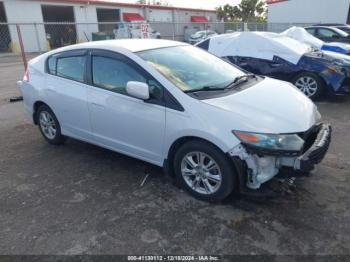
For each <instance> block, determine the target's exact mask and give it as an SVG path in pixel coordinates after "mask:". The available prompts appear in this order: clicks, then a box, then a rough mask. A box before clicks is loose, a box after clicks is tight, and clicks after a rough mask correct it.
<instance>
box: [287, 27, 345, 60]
mask: <svg viewBox="0 0 350 262" xmlns="http://www.w3.org/2000/svg"><path fill="white" fill-rule="evenodd" d="M281 35H282V36H288V37H290V38H293V39H295V40H297V41H300V42H302V43H305V44H308V45H311V46H312V47H314V48H317V49H320V50H324V51H332V52H336V53H341V54H346V55H350V45H349V44H346V43H340V42H331V43H326V42H324V41H322V40H320V39H318V38H316V37H314V36H313V35H311V34H310V33H308V32H307V31H306V30H305V29H304V28H302V27H296V26H293V27H291V28H289V29H287V30H286V31H284V32H282V33H281Z"/></svg>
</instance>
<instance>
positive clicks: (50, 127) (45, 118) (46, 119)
mask: <svg viewBox="0 0 350 262" xmlns="http://www.w3.org/2000/svg"><path fill="white" fill-rule="evenodd" d="M39 123H40V128H41V130H42V131H43V134H44V135H45V136H46V137H47V138H48V139H54V138H55V136H56V132H57V129H56V123H55V120H54V119H53V117H52V116H51V114H50V113H49V112H47V111H42V112H40V115H39Z"/></svg>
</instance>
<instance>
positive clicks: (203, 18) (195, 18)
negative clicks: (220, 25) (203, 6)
mask: <svg viewBox="0 0 350 262" xmlns="http://www.w3.org/2000/svg"><path fill="white" fill-rule="evenodd" d="M191 22H196V23H207V22H209V20H208V18H207V17H206V16H191Z"/></svg>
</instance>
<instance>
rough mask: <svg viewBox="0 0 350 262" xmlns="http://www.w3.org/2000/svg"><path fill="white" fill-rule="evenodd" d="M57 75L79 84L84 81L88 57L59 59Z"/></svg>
mask: <svg viewBox="0 0 350 262" xmlns="http://www.w3.org/2000/svg"><path fill="white" fill-rule="evenodd" d="M56 64H57V68H56V75H57V76H61V77H64V78H69V79H72V80H76V81H79V82H83V81H84V72H85V64H86V57H85V56H71V57H62V58H57V63H56Z"/></svg>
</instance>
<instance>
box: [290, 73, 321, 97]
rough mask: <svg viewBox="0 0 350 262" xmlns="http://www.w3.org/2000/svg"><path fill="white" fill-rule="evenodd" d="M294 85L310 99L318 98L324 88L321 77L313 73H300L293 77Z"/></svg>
mask: <svg viewBox="0 0 350 262" xmlns="http://www.w3.org/2000/svg"><path fill="white" fill-rule="evenodd" d="M293 83H294V85H295V86H296V87H297V88H298V89H300V91H301V92H303V93H304V94H305V95H306V96H308V97H309V98H311V99H316V98H319V97H320V96H321V95H322V93H323V90H324V83H323V81H322V79H321V78H320V77H319V76H318V75H316V74H313V73H301V74H299V75H298V76H297V77H295V78H294V81H293Z"/></svg>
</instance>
